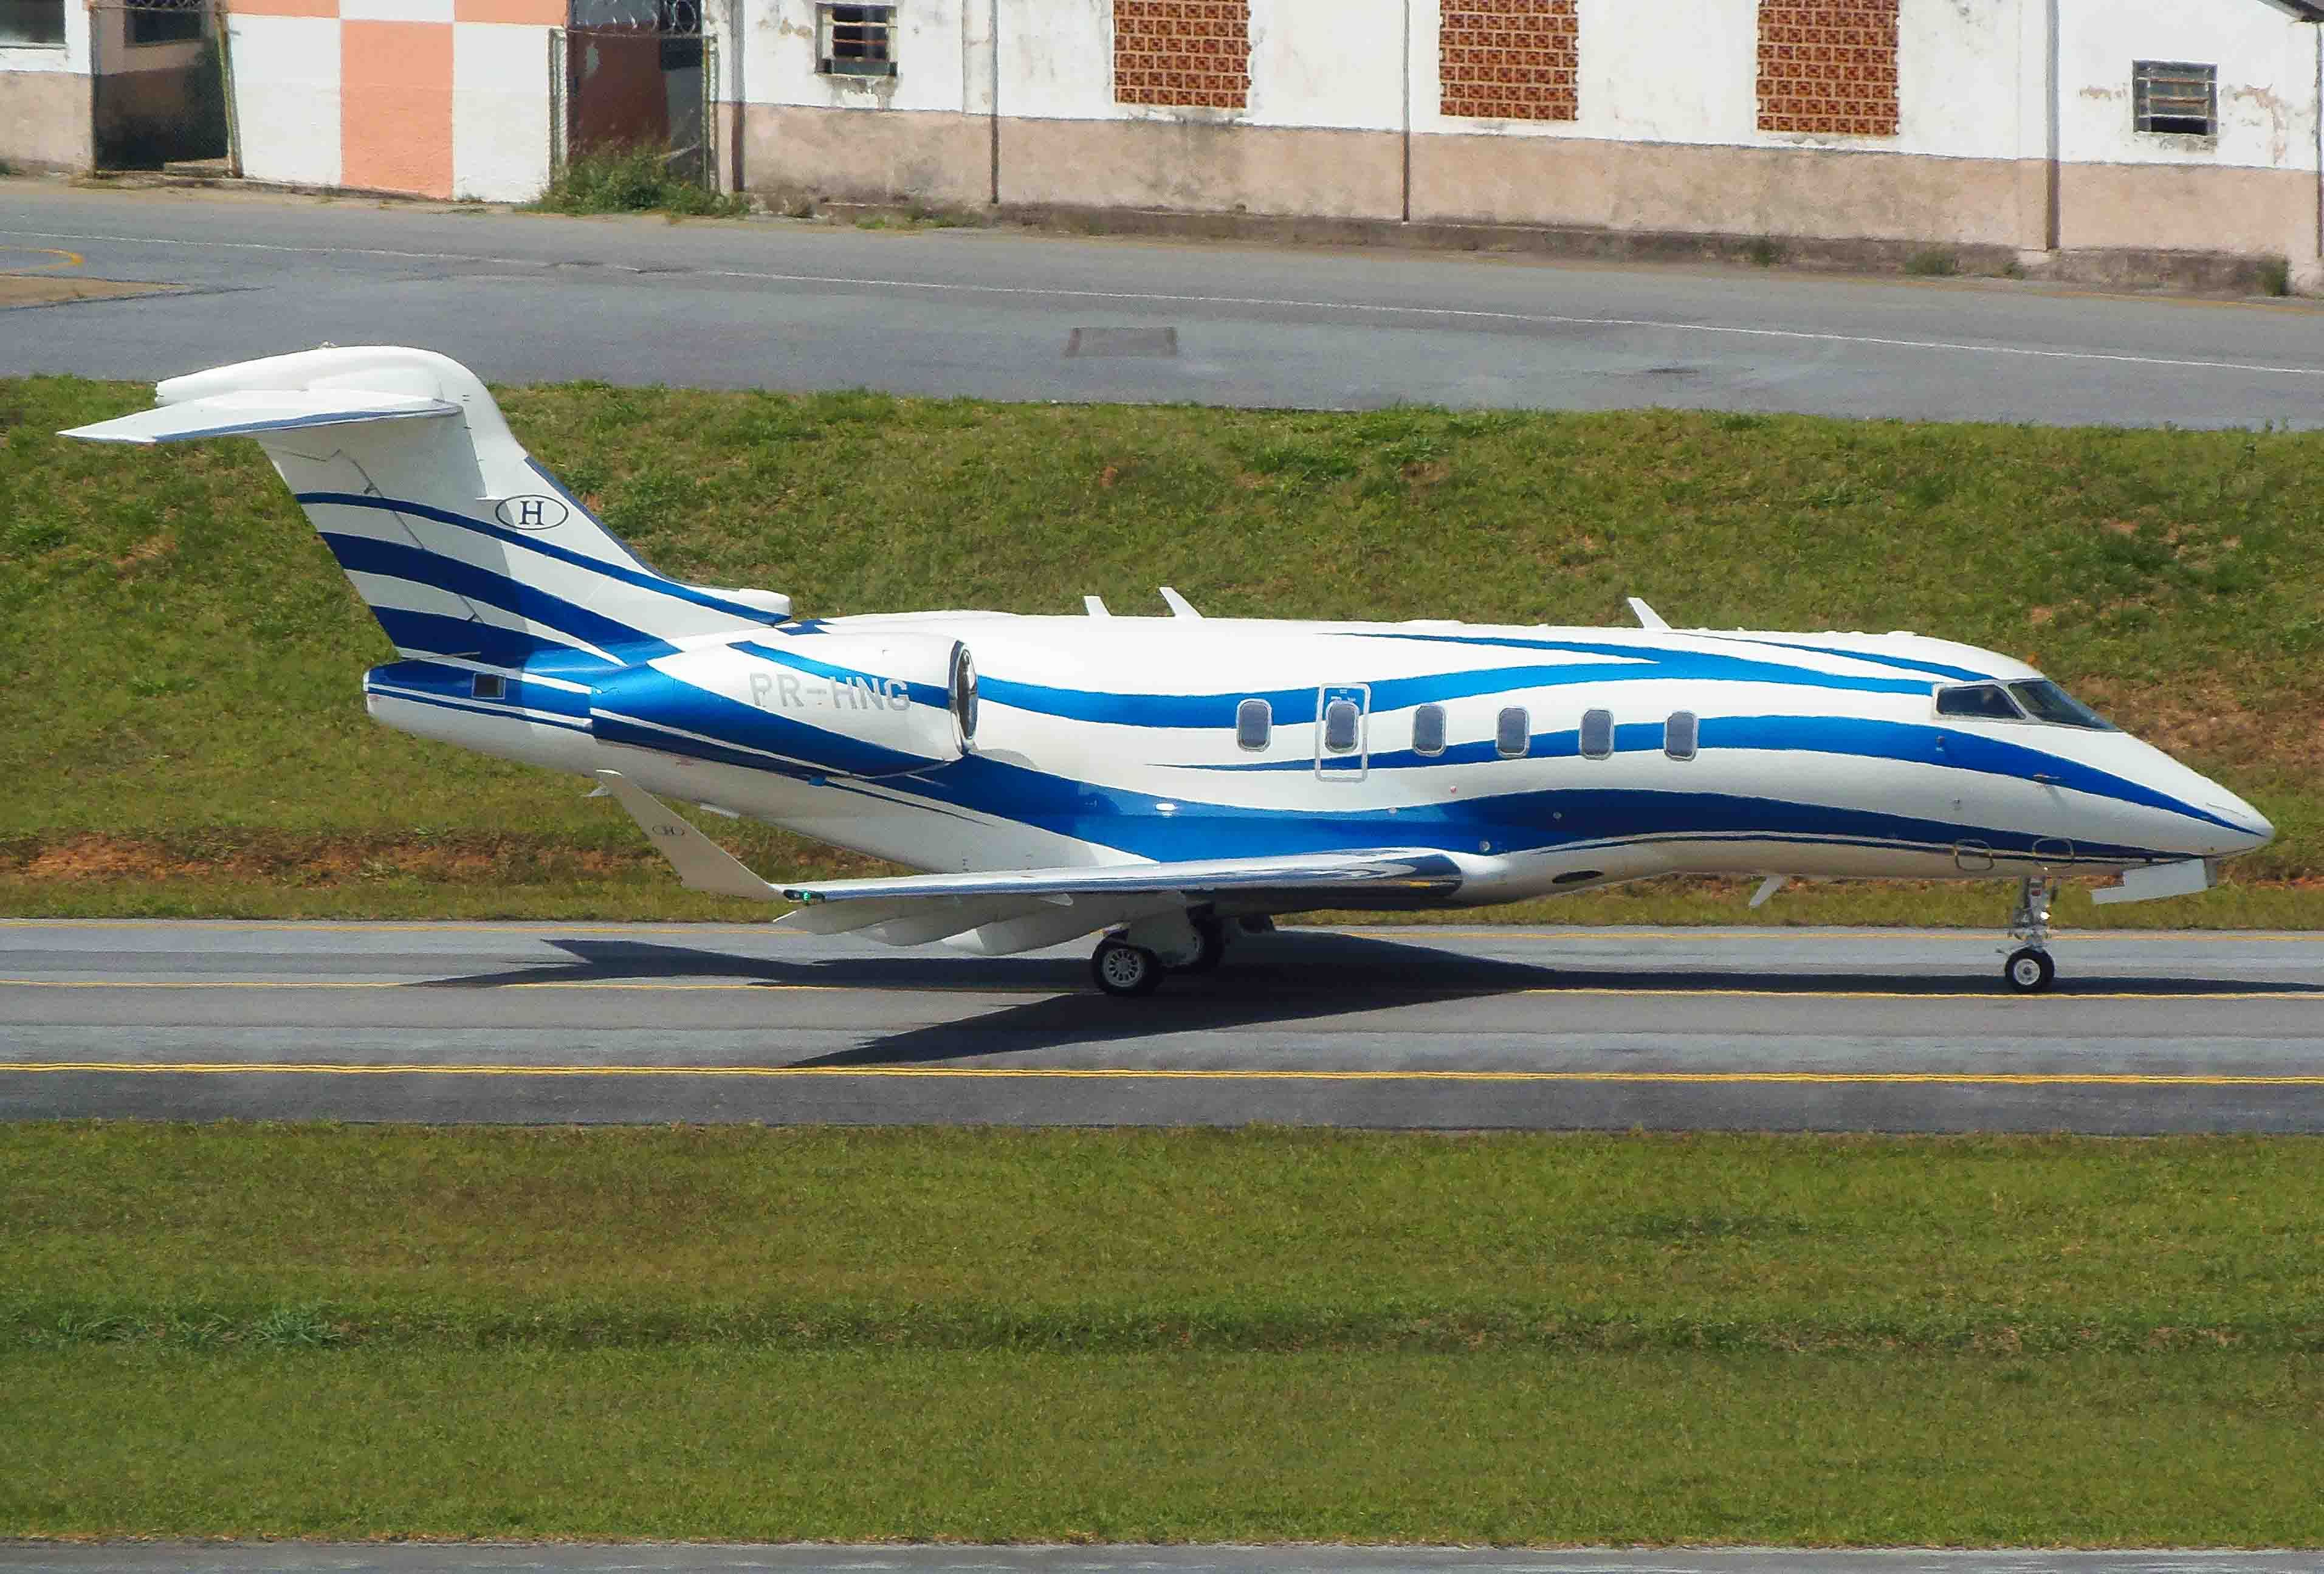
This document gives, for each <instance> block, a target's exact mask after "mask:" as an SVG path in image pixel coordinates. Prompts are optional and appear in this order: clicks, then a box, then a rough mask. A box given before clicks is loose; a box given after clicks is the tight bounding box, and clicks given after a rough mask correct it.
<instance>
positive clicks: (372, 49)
mask: <svg viewBox="0 0 2324 1574" xmlns="http://www.w3.org/2000/svg"><path fill="white" fill-rule="evenodd" d="M231 3H232V5H233V14H232V16H231V17H230V18H229V25H230V30H231V32H230V38H231V47H232V50H233V60H234V91H235V114H236V117H237V121H238V124H239V128H240V131H241V135H242V167H243V173H244V175H246V176H248V177H249V178H250V179H254V180H270V181H278V182H281V183H283V184H287V185H299V186H341V187H351V188H355V189H362V190H373V191H401V192H409V193H410V194H412V195H414V196H419V197H437V198H451V197H475V198H484V199H486V200H491V201H502V202H521V201H528V200H530V199H531V198H535V197H538V196H539V195H540V191H541V188H542V187H543V186H545V185H546V184H547V183H548V180H549V114H550V95H549V87H550V83H549V78H550V67H549V29H550V28H551V27H552V26H558V25H562V23H563V22H564V20H565V6H564V5H563V3H562V0H231Z"/></svg>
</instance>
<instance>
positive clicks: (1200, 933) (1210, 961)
mask: <svg viewBox="0 0 2324 1574" xmlns="http://www.w3.org/2000/svg"><path fill="white" fill-rule="evenodd" d="M1194 938H1195V939H1196V940H1199V941H1200V942H1202V946H1201V949H1199V950H1197V951H1196V952H1195V953H1194V961H1192V962H1180V963H1179V964H1178V965H1177V966H1176V967H1174V968H1172V969H1171V970H1170V971H1172V972H1174V973H1206V972H1215V971H1217V970H1218V965H1219V963H1221V962H1224V961H1225V960H1226V955H1227V926H1226V925H1223V924H1222V923H1220V922H1219V921H1218V920H1217V919H1216V918H1196V919H1194Z"/></svg>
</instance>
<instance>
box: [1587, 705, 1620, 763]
mask: <svg viewBox="0 0 2324 1574" xmlns="http://www.w3.org/2000/svg"><path fill="white" fill-rule="evenodd" d="M1613 752H1614V713H1613V712H1611V711H1584V712H1582V758H1583V759H1605V758H1607V756H1609V755H1610V754H1612V753H1613Z"/></svg>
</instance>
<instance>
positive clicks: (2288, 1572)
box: [0, 1542, 2324, 1574]
mask: <svg viewBox="0 0 2324 1574" xmlns="http://www.w3.org/2000/svg"><path fill="white" fill-rule="evenodd" d="M2319 1567H2324V1562H2319V1558H2318V1556H2317V1554H2315V1553H2312V1552H2180V1551H2164V1552H2057V1551H2041V1552H2010V1551H1997V1552H1987V1551H1950V1550H1946V1551H1931V1550H1910V1549H1908V1550H1900V1551H1792V1550H1789V1549H1781V1548H1755V1547H1722V1548H1710V1549H1701V1548H1692V1547H1674V1548H1661V1549H1627V1548H1625V1549H1593V1548H1576V1549H1557V1550H1541V1551H1483V1550H1480V1549H1477V1548H1473V1547H1314V1546H1298V1547H1187V1546H1167V1547H1103V1548H1098V1547H913V1546H893V1545H884V1544H883V1545H878V1546H669V1545H654V1544H646V1545H626V1546H596V1547H593V1546H576V1545H570V1544H558V1545H554V1546H522V1545H474V1544H469V1545H454V1546H441V1545H438V1546H426V1545H420V1546H411V1545H382V1544H380V1543H377V1542H367V1543H364V1544H362V1545H332V1544H328V1543H320V1542H263V1543H247V1542H245V1543H225V1544H217V1543H211V1544H204V1545H184V1546H172V1545H169V1544H167V1543H162V1544H151V1543H142V1542H141V1543H134V1544H132V1543H116V1544H112V1545H103V1544H100V1545H96V1546H67V1545H62V1544H47V1545H15V1546H7V1545H0V1570H6V1571H8V1574H236V1571H240V1570H252V1571H254V1574H452V1571H454V1570H471V1569H473V1570H479V1571H482V1570H491V1571H492V1574H520V1571H524V1574H534V1571H538V1574H613V1571H615V1570H620V1571H622V1574H742V1571H744V1570H761V1569H763V1570H769V1571H770V1574H1326V1571H1329V1570H1344V1571H1346V1574H2315V1571H2316V1570H2317V1569H2319Z"/></svg>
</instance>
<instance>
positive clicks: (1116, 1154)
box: [0, 1127, 2324, 1546]
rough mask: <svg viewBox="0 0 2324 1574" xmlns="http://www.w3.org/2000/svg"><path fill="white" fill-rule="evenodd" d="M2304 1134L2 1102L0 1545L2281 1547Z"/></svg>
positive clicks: (2316, 1174) (2302, 1521) (2308, 1201)
mask: <svg viewBox="0 0 2324 1574" xmlns="http://www.w3.org/2000/svg"><path fill="white" fill-rule="evenodd" d="M2319 1160H2324V1150H2319V1146H2318V1145H2317V1144H2316V1143H2314V1142H2312V1141H2305V1140H2298V1139H2291V1140H2276V1141H2265V1142H2263V1141H2254V1140H2171V1141H2156V1142H2139V1143H2122V1142H2107V1141H2099V1140H2087V1139H2052V1140H2016V1139H1970V1140H1912V1139H1877V1138H1865V1139H1818V1138H1754V1137H1716V1138H1694V1139H1685V1138H1679V1139H1661V1138H1647V1137H1578V1138H1557V1137H1491V1138H1481V1139H1454V1140H1447V1139H1444V1138H1441V1137H1397V1136H1380V1135H1349V1134H1331V1133H1284V1132H1259V1133H1240V1134H1230V1133H1096V1132H1081V1133H1072V1132H1065V1133H1058V1132H1051V1133H993V1132H985V1133H970V1132H957V1131H950V1132H948V1131H934V1130H930V1131H914V1132H877V1133H862V1132H853V1133H851V1132H843V1131H828V1130H826V1131H764V1130H757V1131H753V1130H733V1129H724V1130H715V1131H700V1130H696V1131H684V1130H680V1131H667V1130H665V1131H652V1132H622V1131H599V1132H589V1133H576V1132H525V1133H507V1132H500V1133H483V1132H474V1131H460V1130H430V1131H418V1130H399V1129H392V1128H389V1129H382V1128H369V1129H352V1130H350V1129H329V1128H234V1127H209V1128H168V1127H111V1128H107V1127H44V1128H22V1127H20V1128H0V1195H5V1197H7V1199H8V1200H9V1205H8V1207H7V1208H6V1209H5V1210H0V1260H5V1261H6V1262H7V1263H8V1264H9V1266H10V1271H9V1274H8V1275H7V1278H6V1280H5V1289H0V1436H5V1438H7V1439H8V1448H7V1455H8V1459H9V1468H7V1469H6V1470H5V1471H0V1536H5V1535H22V1534H79V1533H156V1534H227V1533H240V1534H254V1533H256V1534H281V1535H320V1536H364V1535H374V1534H393V1535H450V1536H469V1535H524V1536H531V1535H549V1536H558V1535H573V1536H657V1537H659V1536H669V1537H695V1536H705V1537H724V1536H736V1537H770V1538H778V1539H779V1538H788V1537H809V1538H821V1537H833V1538H854V1537H880V1536H908V1537H942V1538H962V1539H969V1540H1019V1539H1025V1540H1048V1539H1074V1538H1082V1537H1088V1538H1102V1539H1133V1540H1138V1539H1157V1540H1168V1539H1176V1538H1187V1539H1211V1538H1217V1539H1230V1540H1243V1539H1325V1540H1329V1539H1343V1538H1344V1539H1366V1540H1403V1539H1417V1540H1448V1541H1485V1542H1558V1541H1608V1542H1631V1541H1655V1542H1670V1541H1686V1542H1718V1541H1740V1542H1806V1543H1843V1542H1849V1543H1865V1542H1906V1543H1945V1542H1969V1543H1987V1544H1990V1543H2015V1544H2035V1545H2041V1544H2063V1543H2090V1544H2105V1543H2143V1544H2168V1545H2190V1544H2234V1543H2273V1544H2283V1545H2311V1546H2312V1545H2319V1544H2324V1464H2319V1461H2324V1229H2319V1223H2318V1220H2319V1219H2324V1163H2319Z"/></svg>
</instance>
